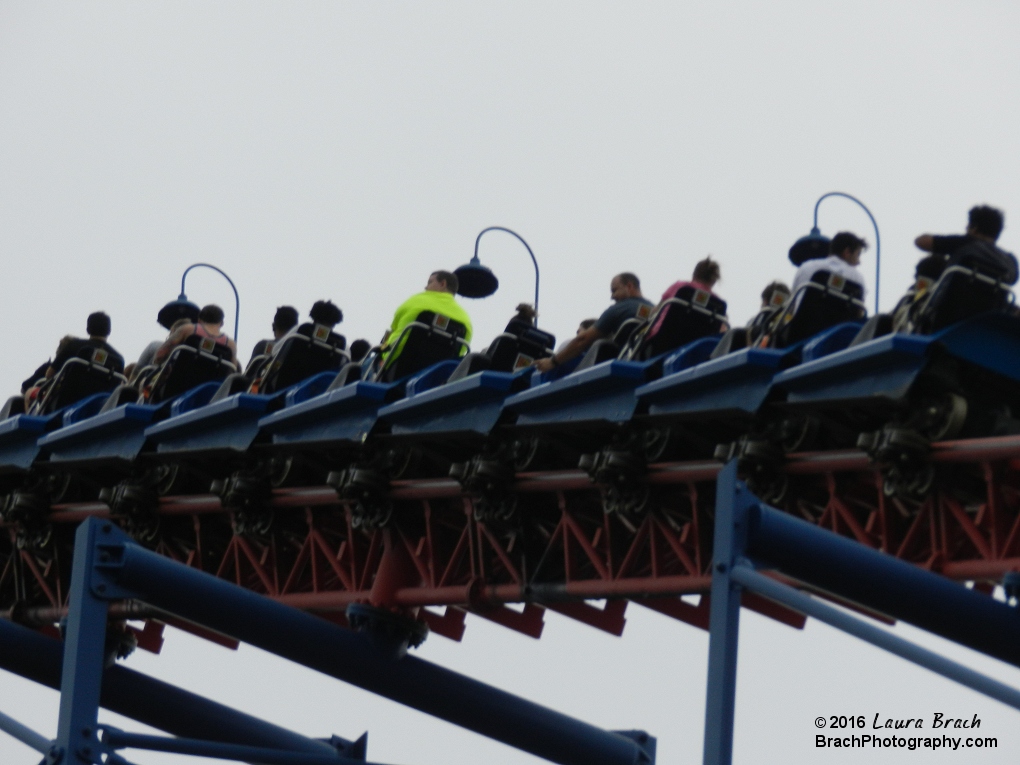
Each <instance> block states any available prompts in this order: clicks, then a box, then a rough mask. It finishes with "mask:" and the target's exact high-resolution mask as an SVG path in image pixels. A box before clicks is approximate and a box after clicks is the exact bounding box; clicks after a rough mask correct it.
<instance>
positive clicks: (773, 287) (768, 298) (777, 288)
mask: <svg viewBox="0 0 1020 765" xmlns="http://www.w3.org/2000/svg"><path fill="white" fill-rule="evenodd" d="M777 292H782V293H783V294H785V295H789V294H790V288H789V287H787V286H786V284H785V283H784V282H778V281H776V282H771V283H770V284H769V285H768V286H767V287H766V288H765V289H763V290H762V291H761V302H763V303H765V304H766V305H771V303H772V296H773V295H775V294H776V293H777Z"/></svg>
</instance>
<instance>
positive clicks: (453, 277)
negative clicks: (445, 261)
mask: <svg viewBox="0 0 1020 765" xmlns="http://www.w3.org/2000/svg"><path fill="white" fill-rule="evenodd" d="M431 276H434V277H436V279H437V280H438V281H441V282H446V291H447V292H452V293H453V294H454V295H456V294H457V290H459V289H460V279H458V278H457V274H455V273H451V272H450V271H433V272H432V274H431Z"/></svg>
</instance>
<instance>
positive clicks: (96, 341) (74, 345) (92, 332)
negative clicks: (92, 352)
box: [46, 311, 124, 377]
mask: <svg viewBox="0 0 1020 765" xmlns="http://www.w3.org/2000/svg"><path fill="white" fill-rule="evenodd" d="M110 328H111V322H110V317H109V316H107V315H106V314H105V313H103V312H102V311H96V312H95V313H92V314H89V318H88V321H87V322H86V324H85V330H86V332H88V334H89V337H88V340H83V339H81V338H79V337H65V338H64V339H63V340H61V341H60V345H59V346H58V347H57V355H56V356H55V357H54V359H53V363H52V364H51V365H50V367H49V369H47V370H46V376H47V377H52V376H53V375H55V374H56V373H57V372H59V371H60V368H61V367H62V366H64V364H65V363H66V362H67V360H68V359H72V358H74V357H75V356H77V355H78V354H79V353H81V351H82V349H84V348H100V349H102V350H104V351H106V352H107V353H108V354H110V363H109V364H108V365H107V366H109V367H111V368H112V369H113V370H114V371H115V372H120V373H123V371H124V357H123V356H121V355H120V354H119V353H118V352H117V350H116V349H115V348H114V347H113V346H112V345H110V344H109V343H107V342H106V338H108V337H109V336H110Z"/></svg>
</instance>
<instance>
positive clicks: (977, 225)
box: [914, 205, 1017, 284]
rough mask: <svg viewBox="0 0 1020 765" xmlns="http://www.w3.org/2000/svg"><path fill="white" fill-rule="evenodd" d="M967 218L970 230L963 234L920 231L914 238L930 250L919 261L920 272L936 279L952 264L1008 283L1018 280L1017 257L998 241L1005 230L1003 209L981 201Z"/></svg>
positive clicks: (920, 246) (926, 249)
mask: <svg viewBox="0 0 1020 765" xmlns="http://www.w3.org/2000/svg"><path fill="white" fill-rule="evenodd" d="M967 218H968V221H967V233H965V234H963V235H950V236H938V235H933V234H921V235H920V236H919V237H917V239H915V240H914V244H915V245H916V246H917V248H918V249H920V250H924V251H925V252H930V253H931V255H929V256H928V257H926V258H923V259H922V260H921V262H920V263H918V265H917V275H918V276H924V277H927V278H929V279H933V280H937V279H938V277H939V276H941V275H942V272H943V271H944V270H945V269H946V268H948V267H950V266H967V267H968V268H973V269H974V270H976V271H978V272H980V273H982V274H985V275H986V276H990V277H992V278H993V279H998V280H999V281H1001V282H1004V283H1006V284H1016V281H1017V261H1016V258H1015V257H1014V256H1013V255H1012V253H1009V252H1006V251H1005V250H1001V249H999V248H998V247H997V246H996V244H995V242H996V241H997V240H998V239H999V234H1000V233H1002V226H1003V223H1004V216H1003V214H1002V211H1001V210H997V209H995V208H994V207H989V206H988V205H979V206H978V207H972V208H971V210H970V212H969V213H968V216H967Z"/></svg>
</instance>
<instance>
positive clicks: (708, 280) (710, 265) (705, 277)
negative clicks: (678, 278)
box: [692, 255, 722, 287]
mask: <svg viewBox="0 0 1020 765" xmlns="http://www.w3.org/2000/svg"><path fill="white" fill-rule="evenodd" d="M692 278H693V279H694V281H696V282H701V283H702V284H707V285H708V286H710V287H711V286H712V285H713V284H715V283H716V282H717V281H719V280H720V279H721V278H722V274H721V273H720V272H719V264H718V263H716V262H715V261H714V260H712V256H711V255H709V256H708V257H707V258H705V259H704V260H699V261H698V263H697V265H696V266H694V276H693V277H692Z"/></svg>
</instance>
